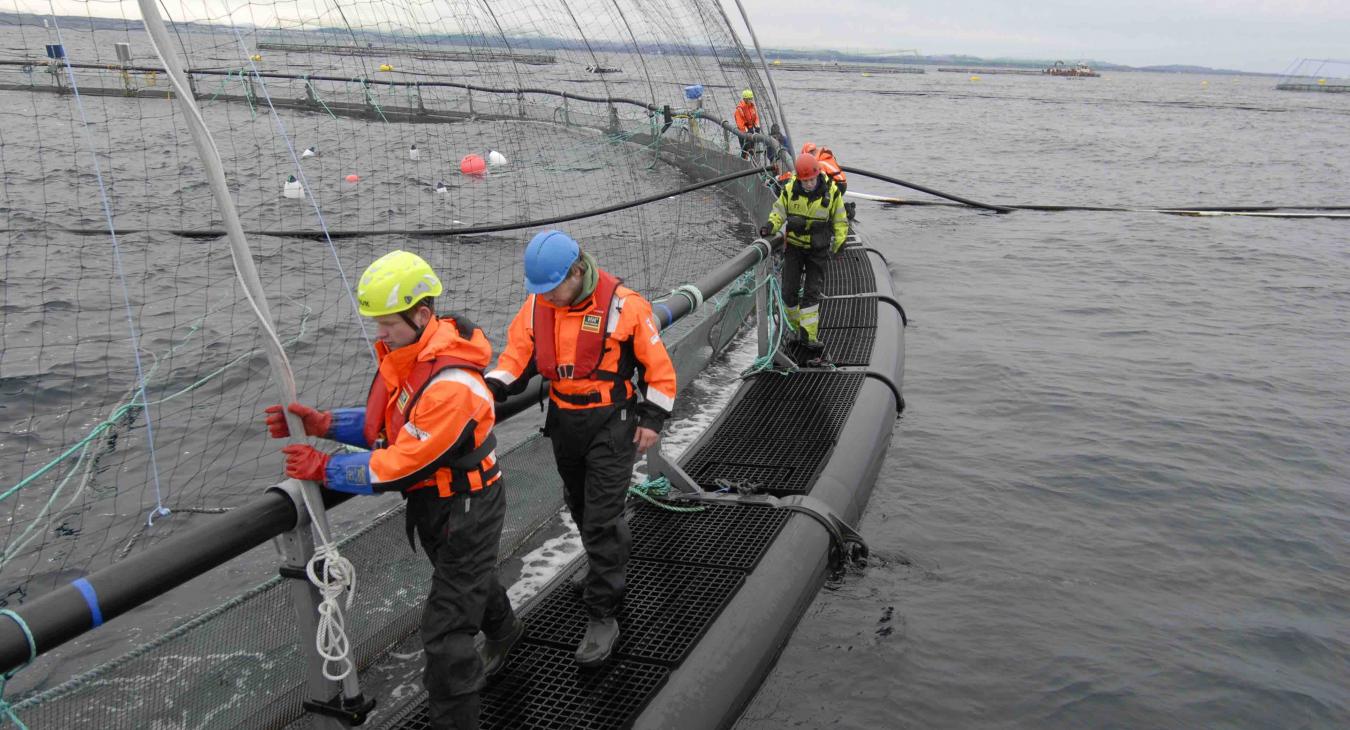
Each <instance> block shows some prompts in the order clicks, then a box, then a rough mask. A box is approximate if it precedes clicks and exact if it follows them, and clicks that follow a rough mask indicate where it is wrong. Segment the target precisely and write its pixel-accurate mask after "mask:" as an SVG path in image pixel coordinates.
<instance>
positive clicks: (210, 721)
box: [15, 287, 754, 730]
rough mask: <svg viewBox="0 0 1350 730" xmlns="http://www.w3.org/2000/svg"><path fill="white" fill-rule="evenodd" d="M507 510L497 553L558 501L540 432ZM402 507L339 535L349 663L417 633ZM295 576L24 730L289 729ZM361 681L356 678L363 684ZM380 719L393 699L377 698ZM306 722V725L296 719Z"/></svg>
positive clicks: (418, 579)
mask: <svg viewBox="0 0 1350 730" xmlns="http://www.w3.org/2000/svg"><path fill="white" fill-rule="evenodd" d="M741 289H743V287H739V288H737V289H732V290H729V291H726V292H723V293H722V294H720V295H718V297H716V298H715V299H714V300H713V302H712V305H713V306H712V307H711V309H710V311H708V312H707V313H705V314H703V315H701V316H700V317H697V318H695V319H693V320H691V321H686V322H682V323H680V324H677V325H676V326H675V328H674V331H673V332H671V334H670V336H669V337H668V341H669V343H670V350H671V355H672V358H673V359H674V361H675V364H676V366H677V368H679V369H681V370H684V369H686V368H688V367H691V366H693V367H699V366H701V365H705V364H706V358H707V353H708V352H710V351H711V352H717V351H720V350H721V349H722V348H724V347H725V346H727V345H728V344H730V342H731V341H732V339H733V338H734V337H735V336H736V335H737V333H738V331H739V327H738V326H737V325H738V323H740V322H742V321H744V319H745V317H746V315H747V314H748V313H749V311H750V309H751V308H752V307H753V305H754V301H753V298H751V297H749V296H745V295H744V294H745V292H744V291H742V290H741ZM501 464H502V472H503V473H504V474H506V475H508V476H507V480H508V482H507V510H506V520H505V523H504V525H503V528H502V538H501V543H500V545H499V549H498V554H499V555H502V556H505V555H509V554H511V553H512V552H514V551H516V550H517V549H518V548H520V547H521V546H522V545H523V544H524V543H526V541H527V540H529V538H530V537H531V536H532V535H533V534H534V533H535V531H536V530H537V529H538V528H539V526H540V525H542V524H544V523H545V522H547V521H548V520H550V519H551V518H552V517H553V516H554V515H556V514H557V512H558V510H559V509H560V507H561V495H562V480H561V478H560V477H559V476H558V472H557V469H556V467H555V465H554V461H553V450H552V446H551V445H550V443H549V441H548V440H547V439H545V438H543V437H540V436H539V435H538V434H534V435H533V436H530V437H527V438H526V439H524V440H523V441H522V442H521V443H519V444H516V445H515V446H513V447H511V448H510V449H509V450H507V451H505V452H504V453H503V454H502V457H501ZM404 517H405V515H404V507H403V505H402V504H400V505H398V506H397V507H395V508H394V509H392V510H389V511H387V512H385V513H384V514H382V515H381V516H379V517H378V518H376V519H374V520H373V521H371V523H370V524H369V525H367V526H366V527H364V528H363V529H362V530H360V531H359V532H357V533H355V534H353V535H351V536H349V537H347V538H346V539H345V540H343V542H342V545H341V549H342V554H343V556H344V557H346V558H347V559H348V560H351V561H352V563H353V565H354V566H355V568H356V572H357V575H359V576H361V578H360V591H359V594H358V603H357V605H356V606H355V607H354V609H353V610H351V611H349V612H348V614H347V616H348V636H349V637H350V638H351V642H352V647H353V652H352V656H353V658H354V662H355V666H356V669H357V671H358V672H360V673H362V677H363V679H364V674H365V673H366V672H367V671H368V670H375V669H376V668H377V667H378V663H379V662H380V661H381V660H382V659H384V658H385V656H386V654H387V652H388V651H389V650H390V649H391V648H393V647H395V646H396V645H397V644H398V643H399V642H400V641H402V640H404V639H406V638H407V637H408V636H410V635H412V634H414V633H415V632H416V630H417V628H418V625H419V622H420V619H421V615H422V608H423V604H424V603H425V597H426V592H427V588H428V585H429V583H430V575H431V566H430V564H429V563H428V561H427V559H426V557H425V556H424V555H423V554H422V553H421V552H420V551H419V550H414V549H413V548H412V547H411V545H410V544H409V543H408V538H407V535H406V532H405V529H404ZM291 588H292V585H291V581H289V580H285V579H282V578H274V579H272V580H269V581H267V582H265V583H263V584H261V585H259V586H257V587H255V588H254V589H252V590H249V591H247V592H245V593H243V594H241V595H239V596H236V597H233V598H230V599H229V600H227V601H225V602H223V603H222V604H221V605H220V606H219V607H217V608H214V609H211V610H209V611H206V612H204V613H203V614H201V615H199V616H197V617H194V618H193V619H192V620H190V621H187V622H185V623H183V624H182V625H180V626H178V627H176V628H175V629H174V630H172V631H169V632H166V633H165V634H163V635H162V636H160V637H158V638H156V639H154V640H153V641H150V642H148V643H146V644H143V645H141V646H139V647H137V648H135V649H133V650H132V651H130V652H127V653H126V654H124V655H123V656H121V657H119V658H117V659H115V660H113V661H110V662H107V663H105V664H103V665H101V666H99V667H97V668H96V669H93V670H92V671H89V672H85V673H83V674H81V675H79V676H75V677H72V678H70V679H69V680H67V681H65V682H62V683H60V684H58V685H57V686H55V687H52V688H49V689H47V690H45V691H43V692H41V693H38V694H34V695H32V696H30V697H28V698H25V699H24V700H22V701H20V702H18V703H17V704H16V705H15V712H16V713H18V715H19V716H20V717H21V718H22V719H23V721H24V722H25V723H27V724H28V725H29V726H30V727H34V728H42V727H63V728H67V727H68V728H74V727H98V728H108V729H109V730H119V729H124V730H140V729H141V728H147V727H163V728H185V727H239V728H250V730H252V729H256V728H280V727H287V726H290V727H295V726H296V724H295V723H296V721H297V720H301V721H303V713H302V703H303V701H304V699H305V691H306V688H305V686H304V678H305V671H306V668H307V666H306V661H307V657H306V655H305V651H306V650H305V648H304V643H305V642H308V641H310V640H311V639H312V637H302V636H300V635H299V631H298V630H297V628H296V621H295V611H296V606H295V603H294V601H293V600H292V595H291ZM363 685H364V682H363ZM376 699H377V702H378V703H379V704H378V706H377V709H380V708H382V710H383V712H384V714H385V715H386V716H387V715H388V713H389V712H391V711H393V710H395V708H397V707H398V703H399V701H400V700H401V699H407V698H400V697H397V696H395V697H377V698H376ZM302 724H303V723H302Z"/></svg>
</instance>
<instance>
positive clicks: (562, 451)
mask: <svg viewBox="0 0 1350 730" xmlns="http://www.w3.org/2000/svg"><path fill="white" fill-rule="evenodd" d="M545 430H546V431H547V433H548V436H549V438H550V439H551V440H552V441H553V458H554V459H555V460H556V461H557V463H558V474H559V475H561V476H562V480H563V500H564V501H565V502H566V503H567V509H568V510H569V511H570V512H571V513H572V519H573V520H574V521H575V522H576V523H577V529H578V530H580V531H581V544H582V546H583V547H585V548H586V556H587V558H588V560H589V562H590V576H589V577H588V578H587V580H586V585H585V586H583V589H582V594H581V600H582V603H584V604H585V605H586V610H587V612H588V613H589V614H590V615H591V617H592V618H605V617H608V616H613V615H615V614H616V613H617V612H618V610H619V604H620V603H622V601H623V589H624V567H625V566H626V565H627V564H628V552H629V550H630V548H631V547H632V543H633V536H632V533H630V532H629V531H628V521H627V520H626V519H624V514H623V512H624V500H625V498H626V497H627V496H628V485H629V484H630V483H631V481H632V476H633V461H634V460H635V459H636V458H637V446H636V445H635V444H634V443H633V434H634V433H635V432H636V431H637V414H636V413H635V412H634V410H633V402H632V401H628V402H625V403H620V404H617V405H610V406H601V407H598V408H586V409H580V410H578V409H567V408H559V407H558V406H557V404H555V403H550V404H549V411H548V419H547V424H546V428H545Z"/></svg>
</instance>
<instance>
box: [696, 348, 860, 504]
mask: <svg viewBox="0 0 1350 730" xmlns="http://www.w3.org/2000/svg"><path fill="white" fill-rule="evenodd" d="M862 381H863V375H862V374H861V373H835V372H811V373H793V374H790V375H780V374H777V373H766V374H764V375H760V376H758V377H756V378H755V382H754V383H753V384H752V385H751V386H750V387H749V388H747V389H746V390H745V391H744V392H742V393H741V394H740V395H739V396H737V398H736V400H734V401H732V403H731V405H730V406H729V407H728V409H727V412H726V414H725V415H724V416H723V418H722V420H721V422H719V423H718V425H717V426H716V430H715V431H714V433H713V434H712V436H713V437H712V438H708V439H705V440H702V441H700V442H699V443H697V444H695V445H694V447H693V449H694V451H693V453H692V454H691V455H690V456H689V457H688V458H687V459H685V461H684V463H683V466H684V470H685V471H686V472H688V473H689V475H690V476H692V477H693V478H694V479H695V480H696V481H698V483H699V486H701V487H703V488H704V489H717V483H716V482H717V480H718V479H727V480H731V481H736V480H748V481H751V482H755V483H757V484H758V485H759V486H760V487H761V488H762V489H763V490H764V491H765V492H767V493H769V494H774V495H786V494H805V493H807V492H809V491H810V490H811V484H812V483H813V482H814V481H815V478H816V475H817V474H818V473H819V471H820V468H821V466H822V465H823V464H824V463H825V461H826V459H827V458H828V457H829V454H830V451H832V450H833V449H834V443H835V441H836V439H838V437H839V432H840V430H841V429H842V428H843V425H844V421H845V420H846V419H847V418H848V414H849V411H850V410H852V407H853V400H854V398H855V397H856V396H857V394H858V389H859V388H861V387H862Z"/></svg>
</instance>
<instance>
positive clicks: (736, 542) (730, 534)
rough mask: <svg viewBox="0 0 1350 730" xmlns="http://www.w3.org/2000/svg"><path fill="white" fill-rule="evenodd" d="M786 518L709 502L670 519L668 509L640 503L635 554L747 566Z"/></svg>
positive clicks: (635, 519)
mask: <svg viewBox="0 0 1350 730" xmlns="http://www.w3.org/2000/svg"><path fill="white" fill-rule="evenodd" d="M787 519H788V513H787V512H784V511H782V510H776V509H763V508H760V507H746V506H744V505H731V504H717V505H709V506H708V509H706V510H704V511H702V512H691V513H688V514H684V515H681V516H680V517H679V519H671V516H670V513H668V512H666V511H664V510H661V509H659V508H657V507H653V506H651V505H649V504H647V503H646V502H639V503H638V506H637V509H636V511H635V513H634V514H633V516H632V517H631V518H630V519H629V520H628V527H629V529H631V530H632V531H633V558H635V559H636V558H642V559H645V560H664V561H668V562H672V563H692V564H694V565H711V566H720V567H726V568H737V569H739V570H746V571H749V570H753V569H754V567H755V564H757V563H758V562H759V558H760V556H761V555H763V554H764V548H765V547H767V546H768V544H769V543H771V542H773V539H774V538H775V537H777V536H778V531H779V530H780V529H782V527H783V525H784V524H785V523H786V522H787Z"/></svg>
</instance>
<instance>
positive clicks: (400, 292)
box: [356, 251, 441, 317]
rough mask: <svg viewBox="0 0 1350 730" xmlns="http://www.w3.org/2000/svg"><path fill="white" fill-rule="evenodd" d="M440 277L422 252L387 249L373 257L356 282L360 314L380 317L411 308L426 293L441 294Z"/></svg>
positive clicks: (430, 295)
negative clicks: (388, 250) (373, 261)
mask: <svg viewBox="0 0 1350 730" xmlns="http://www.w3.org/2000/svg"><path fill="white" fill-rule="evenodd" d="M440 293H441V280H440V279H438V278H436V272H434V271H432V270H431V265H430V264H428V263H427V262H426V261H425V260H424V259H423V258H422V257H421V256H418V255H417V254H415V253H408V252H407V251H390V252H389V253H387V254H385V255H383V256H381V257H379V258H378V259H375V263H373V264H371V265H370V266H368V267H367V268H366V271H365V273H364V274H361V281H360V282H358V283H357V285H356V301H357V304H358V307H357V309H358V310H359V311H360V312H361V316H362V317H383V316H384V315H386V314H398V313H399V312H406V311H408V310H409V309H412V308H413V305H414V304H417V303H418V302H420V301H422V300H423V299H425V298H427V297H434V296H440Z"/></svg>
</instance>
